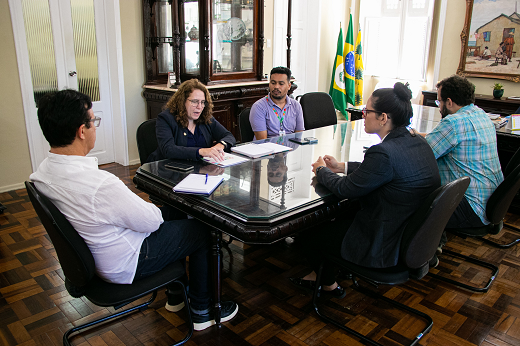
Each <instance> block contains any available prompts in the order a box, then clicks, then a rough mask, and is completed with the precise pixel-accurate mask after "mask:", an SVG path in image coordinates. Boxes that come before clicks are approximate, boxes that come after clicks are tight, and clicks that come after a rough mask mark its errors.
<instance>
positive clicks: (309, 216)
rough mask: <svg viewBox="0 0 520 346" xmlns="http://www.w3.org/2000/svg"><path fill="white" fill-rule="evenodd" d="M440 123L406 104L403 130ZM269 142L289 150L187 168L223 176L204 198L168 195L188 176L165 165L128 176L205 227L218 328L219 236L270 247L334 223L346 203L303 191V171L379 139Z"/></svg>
mask: <svg viewBox="0 0 520 346" xmlns="http://www.w3.org/2000/svg"><path fill="white" fill-rule="evenodd" d="M360 108H361V107H360ZM440 120H441V115H440V113H439V110H438V108H435V107H427V106H416V105H414V117H413V118H412V124H411V125H410V127H411V128H414V129H416V130H417V131H418V132H422V133H428V132H430V131H431V130H432V129H433V128H434V127H435V126H436V125H437V123H438V122H439V121H440ZM294 137H302V138H305V137H315V138H317V139H318V143H316V144H306V145H299V144H296V143H293V142H291V141H289V139H290V138H294ZM269 141H271V142H274V143H279V144H282V145H287V146H290V147H291V148H293V150H291V151H289V152H286V153H282V154H277V155H272V156H267V157H264V158H260V159H255V160H249V161H247V162H244V163H242V164H239V165H236V166H230V167H226V168H219V167H217V166H214V165H211V164H206V163H204V162H193V161H190V164H193V165H194V167H195V169H194V170H193V171H192V172H189V173H209V174H222V175H223V176H224V181H223V182H222V184H221V185H220V186H219V187H217V189H216V190H215V191H214V192H213V193H212V194H211V195H210V196H199V195H190V194H181V193H175V192H173V190H172V188H173V187H174V186H175V185H176V184H177V183H178V182H179V181H181V180H182V179H183V178H184V177H185V176H186V175H187V174H189V173H182V172H179V171H174V170H170V169H167V168H165V167H164V165H165V163H168V162H170V161H171V160H163V161H157V162H152V163H147V164H144V165H143V166H141V167H140V168H139V169H138V170H137V172H136V175H135V177H134V183H135V184H136V187H137V188H138V189H140V190H142V191H144V192H146V193H148V194H150V196H151V197H152V198H153V199H155V200H158V201H161V202H162V203H166V204H168V205H171V206H173V207H175V208H177V209H180V210H181V211H183V212H186V213H187V214H189V215H191V216H192V217H194V218H196V219H198V220H200V221H202V222H204V223H206V224H208V225H209V226H211V228H212V239H213V245H212V262H213V263H212V276H213V277H212V279H213V285H214V292H213V294H214V295H213V300H214V303H215V312H216V322H217V324H218V325H219V324H220V294H221V267H220V262H221V256H222V251H221V244H222V233H225V234H227V235H229V236H231V237H233V238H235V239H237V240H239V241H241V242H244V243H247V244H272V243H275V242H277V241H281V240H283V239H285V238H286V237H287V236H291V235H293V234H295V233H297V232H300V231H303V230H306V229H310V228H313V227H316V226H318V225H319V224H321V223H323V222H326V221H329V220H331V219H333V218H335V217H336V216H337V215H340V214H341V213H342V212H344V211H345V210H346V208H348V203H349V202H348V201H347V200H341V199H339V198H338V197H336V196H334V194H332V193H331V192H330V191H329V190H327V189H326V188H325V187H323V186H322V185H320V184H311V182H312V181H313V176H314V174H313V173H312V167H311V164H312V163H314V162H316V160H317V159H318V157H319V156H323V155H326V154H328V155H332V156H334V157H335V158H336V159H338V160H339V161H363V156H364V152H365V151H366V149H367V148H368V147H370V146H372V145H375V144H378V143H379V142H380V139H379V137H378V136H377V135H374V134H367V133H366V132H365V131H364V122H363V120H359V121H348V122H344V123H339V124H338V125H333V126H327V127H322V128H318V129H313V130H307V131H304V132H301V133H296V134H289V135H286V136H283V137H275V138H271V139H269ZM258 142H262V141H258ZM285 172H286V174H285ZM285 179H286V181H285V183H283V181H284V180H285Z"/></svg>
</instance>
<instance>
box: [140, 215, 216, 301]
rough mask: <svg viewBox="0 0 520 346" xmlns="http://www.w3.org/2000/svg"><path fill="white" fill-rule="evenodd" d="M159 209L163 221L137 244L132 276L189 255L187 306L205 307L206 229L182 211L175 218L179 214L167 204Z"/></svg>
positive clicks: (142, 275) (207, 290) (207, 295)
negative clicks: (134, 271) (135, 265)
mask: <svg viewBox="0 0 520 346" xmlns="http://www.w3.org/2000/svg"><path fill="white" fill-rule="evenodd" d="M161 211H162V214H163V219H164V220H165V221H164V223H163V224H162V225H161V226H160V227H159V229H158V230H157V231H155V232H153V233H152V234H150V235H149V236H148V237H147V238H146V239H145V240H144V242H143V244H142V245H141V251H140V253H139V260H138V262H137V270H136V273H135V278H134V280H139V279H142V278H145V277H147V276H149V275H152V274H154V273H156V272H158V271H160V270H161V269H162V268H164V267H165V266H167V265H168V264H170V263H172V262H175V261H178V260H185V259H186V257H187V256H190V270H189V277H190V279H189V285H190V290H189V296H190V306H191V307H192V309H195V310H205V309H207V308H208V307H209V306H210V288H209V280H208V279H209V277H210V273H209V254H210V249H211V240H210V229H209V227H208V226H206V225H205V224H203V223H202V222H200V221H198V220H194V219H186V218H185V217H186V216H185V214H184V216H183V217H184V218H183V219H175V218H177V217H182V215H181V216H179V214H178V213H177V212H176V211H175V209H173V208H171V207H162V208H161ZM172 218H174V219H173V220H172ZM172 288H174V287H172Z"/></svg>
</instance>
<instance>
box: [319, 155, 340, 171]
mask: <svg viewBox="0 0 520 346" xmlns="http://www.w3.org/2000/svg"><path fill="white" fill-rule="evenodd" d="M323 161H324V162H325V166H326V167H327V168H329V169H330V170H331V171H333V172H334V173H344V172H345V162H338V160H336V159H335V158H334V156H330V155H325V156H323Z"/></svg>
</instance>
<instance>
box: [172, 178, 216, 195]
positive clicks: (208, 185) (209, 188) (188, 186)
mask: <svg viewBox="0 0 520 346" xmlns="http://www.w3.org/2000/svg"><path fill="white" fill-rule="evenodd" d="M223 180H224V177H223V176H221V175H207V174H196V173H192V174H190V175H188V176H187V177H186V178H184V179H182V180H181V181H180V182H179V183H178V184H177V185H175V187H174V188H173V191H174V192H180V193H192V194H197V195H205V196H209V195H211V194H212V193H213V191H215V189H216V188H217V186H219V185H220V183H221V182H222V181H223Z"/></svg>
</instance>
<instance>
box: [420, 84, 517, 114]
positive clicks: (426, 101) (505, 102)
mask: <svg viewBox="0 0 520 346" xmlns="http://www.w3.org/2000/svg"><path fill="white" fill-rule="evenodd" d="M422 94H423V103H422V104H423V105H425V106H430V107H437V105H436V104H435V100H437V91H436V90H431V91H430V90H429V91H423V92H422ZM475 105H477V106H479V107H480V108H482V109H483V110H484V111H486V112H488V113H497V114H513V113H514V112H515V111H516V110H517V109H518V107H520V100H509V99H507V98H505V97H502V98H500V99H495V98H493V96H491V95H481V94H477V95H475Z"/></svg>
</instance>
